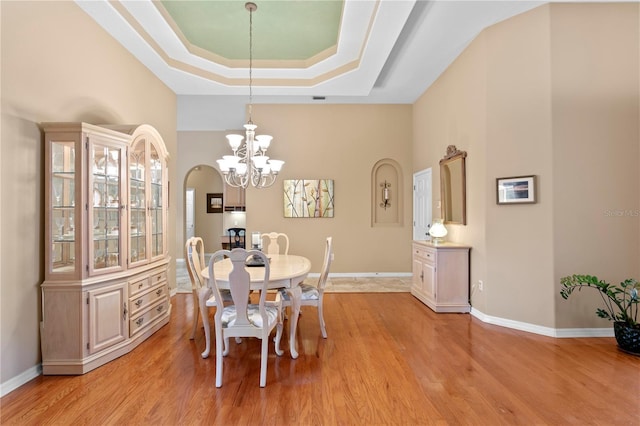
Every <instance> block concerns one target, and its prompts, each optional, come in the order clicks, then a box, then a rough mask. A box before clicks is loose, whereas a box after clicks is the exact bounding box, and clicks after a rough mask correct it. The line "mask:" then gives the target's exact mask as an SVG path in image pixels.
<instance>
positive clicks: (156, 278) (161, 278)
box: [149, 271, 167, 287]
mask: <svg viewBox="0 0 640 426" xmlns="http://www.w3.org/2000/svg"><path fill="white" fill-rule="evenodd" d="M149 281H150V283H149V285H151V286H152V287H153V286H155V285H157V284H160V283H161V282H167V271H162V272H158V273H157V274H153V275H151V277H149Z"/></svg>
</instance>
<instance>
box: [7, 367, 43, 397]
mask: <svg viewBox="0 0 640 426" xmlns="http://www.w3.org/2000/svg"><path fill="white" fill-rule="evenodd" d="M40 374H42V364H38V365H36V366H34V367H31V368H30V369H28V370H27V371H25V372H23V373H21V374H19V375H17V376H15V377H12V378H11V379H9V380H7V381H6V382H4V383H0V397H3V396H5V395H7V394H8V393H10V392H12V391H14V390H16V389H18V388H19V387H20V386H22V385H24V384H25V383H27V382H28V381H30V380H33V379H35V378H36V377H38V376H39V375H40Z"/></svg>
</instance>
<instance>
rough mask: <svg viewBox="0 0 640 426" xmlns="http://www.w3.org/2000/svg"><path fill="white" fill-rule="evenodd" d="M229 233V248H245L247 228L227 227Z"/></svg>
mask: <svg viewBox="0 0 640 426" xmlns="http://www.w3.org/2000/svg"><path fill="white" fill-rule="evenodd" d="M227 233H228V234H229V250H233V249H234V248H245V247H246V246H245V239H246V237H245V236H246V234H247V230H246V229H245V228H229V229H227Z"/></svg>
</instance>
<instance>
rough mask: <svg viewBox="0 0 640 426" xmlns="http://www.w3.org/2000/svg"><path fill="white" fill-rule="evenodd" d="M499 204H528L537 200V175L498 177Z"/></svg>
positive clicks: (497, 193)
mask: <svg viewBox="0 0 640 426" xmlns="http://www.w3.org/2000/svg"><path fill="white" fill-rule="evenodd" d="M496 195H497V202H498V204H527V203H535V202H536V177H535V176H514V177H505V178H497V179H496Z"/></svg>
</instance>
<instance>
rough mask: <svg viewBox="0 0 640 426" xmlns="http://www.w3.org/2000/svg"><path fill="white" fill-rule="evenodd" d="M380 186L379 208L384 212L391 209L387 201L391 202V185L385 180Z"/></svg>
mask: <svg viewBox="0 0 640 426" xmlns="http://www.w3.org/2000/svg"><path fill="white" fill-rule="evenodd" d="M380 186H381V187H382V202H381V203H380V207H383V208H384V209H385V210H386V209H387V207H391V203H390V202H389V200H391V193H390V191H389V188H391V184H390V183H389V182H387V181H386V180H385V181H384V183H381V184H380Z"/></svg>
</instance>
